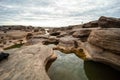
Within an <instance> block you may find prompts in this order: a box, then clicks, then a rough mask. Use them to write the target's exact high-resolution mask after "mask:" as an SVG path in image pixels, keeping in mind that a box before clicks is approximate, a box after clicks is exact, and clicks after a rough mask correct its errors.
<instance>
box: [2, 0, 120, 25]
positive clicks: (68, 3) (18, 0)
mask: <svg viewBox="0 0 120 80" xmlns="http://www.w3.org/2000/svg"><path fill="white" fill-rule="evenodd" d="M119 4H120V1H118V0H109V1H107V0H96V1H95V0H24V1H22V0H1V1H0V24H1V25H3V24H4V25H6V24H16V25H17V24H18V25H19V24H21V25H39V26H67V25H74V24H80V23H81V22H88V21H90V20H95V19H98V18H99V17H100V16H102V15H106V16H113V17H120V15H119V13H120V7H119Z"/></svg>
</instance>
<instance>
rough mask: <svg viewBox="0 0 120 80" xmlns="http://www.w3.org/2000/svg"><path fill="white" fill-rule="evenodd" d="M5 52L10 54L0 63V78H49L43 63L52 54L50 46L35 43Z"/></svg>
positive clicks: (19, 79) (12, 79)
mask: <svg viewBox="0 0 120 80" xmlns="http://www.w3.org/2000/svg"><path fill="white" fill-rule="evenodd" d="M6 52H9V54H10V56H9V58H8V60H4V61H2V62H1V63H0V79H1V80H50V79H49V77H48V75H47V73H46V70H45V65H46V64H47V62H48V61H49V60H50V58H51V56H52V55H53V50H52V49H51V48H49V47H47V46H44V45H41V44H37V45H32V46H26V47H22V48H19V49H14V50H8V51H6ZM55 57H56V56H54V58H55ZM54 58H52V59H54Z"/></svg>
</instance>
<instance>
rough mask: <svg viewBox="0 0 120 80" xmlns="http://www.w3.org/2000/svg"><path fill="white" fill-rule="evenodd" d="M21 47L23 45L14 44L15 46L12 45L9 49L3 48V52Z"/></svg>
mask: <svg viewBox="0 0 120 80" xmlns="http://www.w3.org/2000/svg"><path fill="white" fill-rule="evenodd" d="M21 46H23V44H15V45H12V46H10V47H7V48H4V50H8V49H13V48H20V47H21Z"/></svg>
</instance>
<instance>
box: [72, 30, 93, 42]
mask: <svg viewBox="0 0 120 80" xmlns="http://www.w3.org/2000/svg"><path fill="white" fill-rule="evenodd" d="M90 32H91V30H79V31H76V32H74V33H73V35H72V36H73V37H75V38H80V40H81V41H83V42H84V41H86V40H87V38H88V36H89V34H90Z"/></svg>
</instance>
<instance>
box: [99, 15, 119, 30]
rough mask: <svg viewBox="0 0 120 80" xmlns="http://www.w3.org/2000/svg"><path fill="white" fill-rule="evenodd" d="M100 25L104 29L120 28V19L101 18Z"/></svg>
mask: <svg viewBox="0 0 120 80" xmlns="http://www.w3.org/2000/svg"><path fill="white" fill-rule="evenodd" d="M98 25H99V26H100V27H102V28H120V18H112V17H105V16H101V17H100V18H99V20H98Z"/></svg>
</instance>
